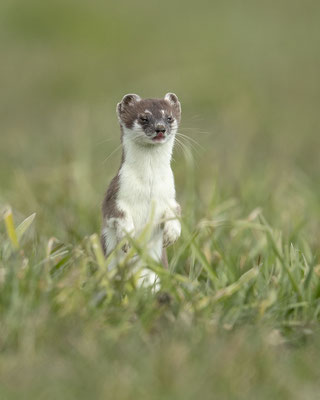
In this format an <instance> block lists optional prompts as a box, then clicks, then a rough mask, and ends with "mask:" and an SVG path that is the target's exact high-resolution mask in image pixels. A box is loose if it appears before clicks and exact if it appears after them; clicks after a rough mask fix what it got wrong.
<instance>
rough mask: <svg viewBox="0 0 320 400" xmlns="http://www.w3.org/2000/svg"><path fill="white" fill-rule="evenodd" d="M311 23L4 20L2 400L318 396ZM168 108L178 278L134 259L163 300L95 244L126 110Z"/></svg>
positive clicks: (288, 19) (319, 307)
mask: <svg viewBox="0 0 320 400" xmlns="http://www.w3.org/2000/svg"><path fill="white" fill-rule="evenodd" d="M155 11H156V12H155ZM319 11H320V10H319V5H318V3H317V2H316V1H311V0H310V1H309V0H308V1H306V2H304V3H303V4H298V3H292V2H289V1H284V2H283V3H281V4H278V3H277V4H276V3H273V2H271V3H270V2H269V3H261V2H259V3H257V2H253V1H249V0H248V1H245V2H243V3H241V4H238V3H237V2H222V1H221V2H220V1H214V2H208V1H205V0H201V1H200V2H197V4H194V3H192V2H189V1H186V2H185V4H184V7H181V3H180V2H168V1H166V0H163V1H162V2H161V3H157V2H145V1H143V0H141V1H139V2H137V3H136V2H134V3H130V2H125V3H123V4H122V3H121V4H120V3H118V2H108V3H105V2H103V1H99V0H95V1H93V2H89V1H85V0H83V1H77V2H76V1H73V0H68V1H64V2H62V1H58V0H56V1H49V2H47V3H46V5H45V7H44V5H43V4H42V2H40V1H37V0H31V1H29V2H28V4H27V5H26V3H24V2H22V1H18V0H13V1H7V0H5V1H3V2H1V5H0V18H1V24H0V37H1V41H2V42H1V47H2V53H3V56H2V57H1V65H0V68H1V73H0V85H1V95H0V105H1V106H0V110H1V111H0V112H1V139H0V210H1V219H0V351H1V358H0V371H1V373H0V397H1V399H10V400H11V399H21V398H27V399H29V398H30V399H31V398H45V399H56V398H63V399H74V398H80V399H82V398H83V399H85V398H98V399H99V398H104V399H105V398H110V399H121V400H122V399H132V398H138V399H148V400H149V399H194V398H196V397H201V398H203V399H212V398H217V399H237V400H238V399H246V400H248V399H257V398H259V399H270V398H273V399H290V400H291V399H293V400H294V399H302V398H303V399H305V398H307V399H316V398H318V393H319V383H318V382H319V369H318V368H317V364H318V359H319V355H320V341H319V318H320V258H319V237H320V228H319V217H320V207H319V204H320V201H319V199H320V186H319V170H320V169H319V168H320V163H319V156H318V152H319V151H318V149H319V145H320V142H319V137H320V136H319V135H318V130H319V127H320V119H319V112H318V110H319V106H320V100H319V95H318V93H319V89H320V88H319V80H318V71H319V67H320V57H319V54H320V53H319V50H318V37H319V28H318V25H319V24H318V20H319ZM159 21H160V22H161V21H165V25H163V24H161V23H159ZM164 26H165V29H164ZM146 32H147V33H146ZM155 49H156V51H155ZM168 91H174V92H176V93H177V94H178V95H179V97H180V100H181V102H182V106H183V121H182V126H181V133H182V134H183V135H186V136H187V137H188V138H189V139H188V138H185V137H183V136H180V137H179V139H180V140H182V142H183V143H182V145H181V146H179V145H177V146H176V149H175V153H174V161H173V164H172V165H173V169H174V173H175V177H176V186H177V196H178V200H179V202H180V203H181V204H182V210H183V215H182V221H181V222H182V227H183V229H182V237H181V238H180V240H179V241H178V242H177V243H176V244H175V245H174V246H173V247H172V248H170V249H169V264H170V268H169V271H165V270H163V269H161V267H160V266H159V265H157V264H156V263H153V262H150V260H147V259H146V258H145V255H144V251H143V248H141V246H140V244H139V242H133V243H132V246H133V248H134V249H135V250H136V251H138V252H140V254H141V256H142V257H143V258H145V261H146V263H147V265H148V267H149V268H152V269H154V270H155V271H157V273H159V275H160V276H161V291H160V292H159V293H158V294H156V293H154V292H153V291H152V290H150V289H142V288H138V287H136V283H135V279H134V277H132V276H131V275H130V274H129V271H128V268H127V266H126V265H125V264H123V265H120V266H119V267H118V269H117V270H116V271H115V272H114V273H110V272H108V270H107V265H106V264H107V261H105V260H104V259H103V257H102V254H101V249H100V247H99V242H98V234H99V230H100V204H101V201H102V198H103V192H104V190H105V189H106V186H107V184H108V182H109V181H110V179H111V178H112V176H113V174H114V173H115V171H116V169H117V167H118V164H119V159H120V149H119V151H118V152H117V151H116V152H114V153H113V154H112V152H113V151H114V150H115V149H116V148H117V146H118V145H119V128H118V126H117V120H116V116H115V104H116V103H117V101H119V99H120V98H121V97H122V96H123V94H125V93H127V92H138V93H139V94H140V95H141V96H162V95H164V94H165V93H166V92H168Z"/></svg>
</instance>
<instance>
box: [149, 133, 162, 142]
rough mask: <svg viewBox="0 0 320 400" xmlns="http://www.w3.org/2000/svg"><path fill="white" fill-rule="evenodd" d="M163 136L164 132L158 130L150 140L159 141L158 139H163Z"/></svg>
mask: <svg viewBox="0 0 320 400" xmlns="http://www.w3.org/2000/svg"><path fill="white" fill-rule="evenodd" d="M164 138H165V136H164V133H162V132H159V133H157V135H156V136H155V137H154V138H152V140H153V141H155V142H159V141H161V140H163V139H164Z"/></svg>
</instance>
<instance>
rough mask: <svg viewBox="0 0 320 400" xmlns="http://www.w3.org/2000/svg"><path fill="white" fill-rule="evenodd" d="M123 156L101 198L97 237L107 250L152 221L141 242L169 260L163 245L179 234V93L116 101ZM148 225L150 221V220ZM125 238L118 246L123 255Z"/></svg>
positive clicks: (159, 258)
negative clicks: (175, 162)
mask: <svg viewBox="0 0 320 400" xmlns="http://www.w3.org/2000/svg"><path fill="white" fill-rule="evenodd" d="M117 115H118V119H119V122H120V128H121V142H122V150H123V151H122V160H121V165H120V168H119V170H118V173H117V175H116V176H115V177H114V178H113V179H112V181H111V183H110V185H109V187H108V190H107V192H106V195H105V198H104V201H103V204H102V214H103V226H102V235H101V241H102V246H103V249H104V253H105V255H106V256H107V255H108V254H109V253H110V252H112V250H113V249H114V248H115V247H116V246H117V244H118V243H119V242H120V241H121V240H123V239H124V237H125V236H126V235H129V236H131V237H133V238H138V237H139V235H140V234H141V232H142V231H143V230H144V228H145V227H146V225H147V224H151V229H150V231H149V232H150V234H149V236H148V238H147V240H146V243H145V248H146V249H147V251H148V254H149V256H151V257H152V258H153V259H155V260H156V261H159V262H161V261H162V263H163V264H164V266H167V256H166V247H168V246H170V245H171V244H173V243H174V242H175V241H176V240H177V239H178V238H179V236H180V233H181V225H180V222H179V219H178V217H179V216H180V206H179V204H178V203H177V202H176V199H175V197H176V194H175V185H174V177H173V173H172V169H171V165H170V162H171V156H172V150H173V145H174V141H175V135H176V132H177V129H178V125H179V123H180V118H181V105H180V102H179V100H178V97H177V96H176V95H175V94H173V93H167V94H166V95H165V96H164V98H162V99H142V98H140V97H139V96H138V95H136V94H127V95H125V96H124V97H123V99H122V101H121V102H120V103H118V104H117ZM149 228H150V225H149ZM128 249H129V243H128V242H124V245H123V246H122V249H121V250H120V252H121V253H122V254H123V255H125V253H126V252H127V251H128Z"/></svg>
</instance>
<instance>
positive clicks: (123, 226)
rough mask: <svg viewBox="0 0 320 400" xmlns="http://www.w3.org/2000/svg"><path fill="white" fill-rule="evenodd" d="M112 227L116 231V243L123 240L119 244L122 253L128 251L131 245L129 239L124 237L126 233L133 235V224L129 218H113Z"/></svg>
mask: <svg viewBox="0 0 320 400" xmlns="http://www.w3.org/2000/svg"><path fill="white" fill-rule="evenodd" d="M112 222H113V228H114V229H115V232H116V238H117V243H119V242H121V241H122V242H123V243H122V246H121V250H122V251H123V252H124V253H128V251H129V249H130V247H131V245H130V242H129V240H127V239H125V237H126V236H127V235H130V236H133V235H134V225H133V222H132V220H131V219H129V218H126V219H125V218H114V220H113V221H112Z"/></svg>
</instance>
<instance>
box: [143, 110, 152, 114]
mask: <svg viewBox="0 0 320 400" xmlns="http://www.w3.org/2000/svg"><path fill="white" fill-rule="evenodd" d="M144 113H145V114H152V112H151V111H149V110H144Z"/></svg>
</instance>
